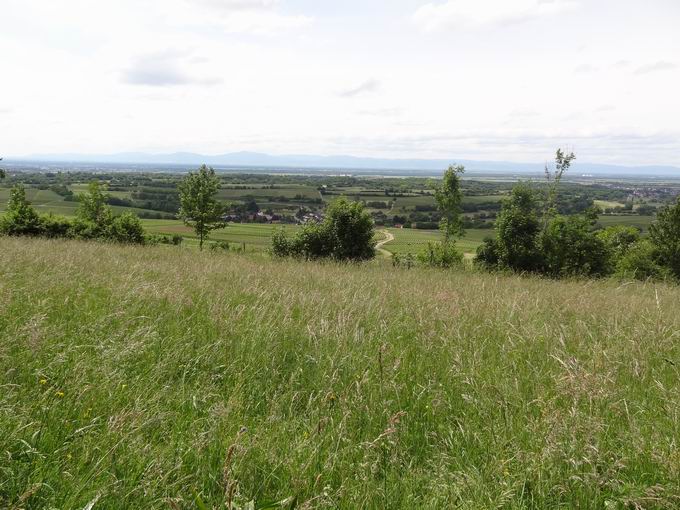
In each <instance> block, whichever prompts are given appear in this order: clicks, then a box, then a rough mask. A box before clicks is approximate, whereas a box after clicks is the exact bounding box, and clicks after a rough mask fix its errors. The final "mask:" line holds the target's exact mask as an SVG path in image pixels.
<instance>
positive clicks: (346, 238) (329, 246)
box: [271, 198, 375, 261]
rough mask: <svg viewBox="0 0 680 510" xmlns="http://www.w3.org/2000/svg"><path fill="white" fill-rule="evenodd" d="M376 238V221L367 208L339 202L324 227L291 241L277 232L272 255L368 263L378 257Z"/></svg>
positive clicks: (330, 208) (308, 228)
mask: <svg viewBox="0 0 680 510" xmlns="http://www.w3.org/2000/svg"><path fill="white" fill-rule="evenodd" d="M373 236H374V231H373V220H372V218H371V216H370V214H368V213H367V212H366V211H365V210H364V206H363V205H362V204H361V203H359V202H349V201H348V200H347V199H345V198H340V199H338V200H336V201H335V202H333V203H331V204H330V205H329V206H328V208H327V210H326V218H325V219H324V221H323V222H322V223H310V224H307V225H305V226H303V227H302V228H301V229H300V230H298V231H297V232H296V233H295V235H294V236H293V237H292V238H288V237H286V235H285V233H284V232H283V231H282V230H279V231H277V232H275V233H274V235H273V236H272V249H271V252H272V254H273V255H275V256H279V257H297V258H304V259H307V260H314V259H321V258H332V259H335V260H350V261H361V260H368V259H371V258H373V257H375V241H374V240H373Z"/></svg>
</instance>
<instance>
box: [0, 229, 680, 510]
mask: <svg viewBox="0 0 680 510" xmlns="http://www.w3.org/2000/svg"><path fill="white" fill-rule="evenodd" d="M0 243H2V250H0V306H1V309H2V312H1V314H0V387H1V388H2V391H1V392H0V409H2V412H0V455H1V456H2V462H0V507H10V508H83V507H86V505H88V503H91V502H93V501H95V502H96V503H95V505H94V508H95V509H96V510H100V509H114V508H121V507H125V508H195V507H197V506H200V505H199V504H198V503H197V502H199V503H200V502H202V503H203V504H204V505H205V507H206V508H224V507H225V503H227V502H229V501H231V502H232V503H234V504H235V505H237V506H238V507H239V508H240V507H242V506H245V504H246V503H247V502H249V501H252V500H254V501H255V502H256V503H257V504H262V502H265V501H271V500H281V499H284V498H288V497H294V498H296V502H297V505H298V507H299V508H432V509H435V508H448V507H454V508H456V507H458V508H480V509H481V508H507V509H519V508H535V509H539V508H557V507H562V508H636V507H638V508H669V509H670V508H677V507H678V506H679V505H680V449H679V448H678V444H677V439H678V437H680V416H679V415H678V410H679V409H680V391H679V390H680V377H679V376H680V342H678V332H679V331H680V316H678V314H677V303H678V302H680V288H678V287H672V286H665V285H662V284H659V285H653V284H637V283H635V284H619V283H616V282H614V281H587V282H586V281H560V282H556V281H550V280H543V279H539V278H521V277H516V276H500V275H490V274H480V273H474V272H465V271H457V272H456V271H449V272H445V271H439V270H427V269H422V270H418V271H407V270H401V269H395V268H393V267H392V266H391V265H390V264H389V263H388V262H386V261H383V260H376V261H374V262H372V263H369V264H365V265H362V266H353V265H337V264H314V263H300V262H295V261H287V260H277V261H272V260H270V259H269V258H267V257H266V256H265V255H263V254H257V253H256V254H247V255H235V254H221V253H220V254H214V253H204V254H200V255H199V254H197V253H196V252H195V251H193V250H188V249H177V248H168V247H141V248H133V247H124V246H115V245H105V244H99V243H80V242H75V241H46V240H33V239H17V238H2V239H0Z"/></svg>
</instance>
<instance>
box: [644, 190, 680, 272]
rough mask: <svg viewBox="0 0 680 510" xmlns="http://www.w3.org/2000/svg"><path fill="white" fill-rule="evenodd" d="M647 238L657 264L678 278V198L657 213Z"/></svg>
mask: <svg viewBox="0 0 680 510" xmlns="http://www.w3.org/2000/svg"><path fill="white" fill-rule="evenodd" d="M649 238H650V240H651V242H652V244H653V245H654V247H655V248H656V251H657V253H658V261H659V263H660V264H661V265H663V266H665V267H667V268H668V269H669V270H670V271H671V273H672V274H673V276H674V277H675V278H680V197H678V199H677V202H676V203H675V204H674V205H671V206H667V207H664V208H663V209H662V210H661V211H659V213H658V215H657V221H656V222H655V223H654V224H652V226H651V227H650V229H649Z"/></svg>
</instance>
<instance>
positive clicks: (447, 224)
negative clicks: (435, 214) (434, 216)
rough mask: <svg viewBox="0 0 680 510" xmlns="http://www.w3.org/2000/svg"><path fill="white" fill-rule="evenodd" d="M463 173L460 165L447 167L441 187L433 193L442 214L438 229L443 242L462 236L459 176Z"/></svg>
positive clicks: (461, 199)
mask: <svg viewBox="0 0 680 510" xmlns="http://www.w3.org/2000/svg"><path fill="white" fill-rule="evenodd" d="M464 172H465V167H464V166H462V165H458V166H449V168H448V170H446V172H445V173H444V180H443V182H442V184H441V186H439V187H437V188H436V189H435V192H434V199H435V201H436V202H437V208H438V209H439V211H440V212H441V214H442V219H441V222H440V224H439V228H440V229H441V230H442V232H443V233H444V242H446V243H448V242H450V241H454V240H455V238H456V237H460V236H462V235H463V234H464V233H465V231H464V230H463V219H462V215H461V213H462V207H461V203H462V202H463V193H462V192H461V182H460V175H461V174H463V173H464Z"/></svg>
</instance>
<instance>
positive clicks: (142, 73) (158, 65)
mask: <svg viewBox="0 0 680 510" xmlns="http://www.w3.org/2000/svg"><path fill="white" fill-rule="evenodd" d="M203 62H204V59H202V58H200V57H199V58H198V59H197V58H196V57H192V58H187V55H185V54H183V53H181V52H176V51H164V52H160V53H154V54H150V55H144V56H142V57H139V58H137V59H135V60H134V62H133V63H132V66H130V67H129V68H128V69H126V70H125V71H124V73H123V81H124V82H126V83H129V84H131V85H148V86H152V87H166V86H176V85H190V84H195V85H216V84H218V83H221V81H222V80H221V79H220V78H215V77H206V76H201V75H200V74H197V73H196V71H195V70H194V71H193V72H192V70H191V68H190V67H189V66H190V65H191V64H192V63H203Z"/></svg>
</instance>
